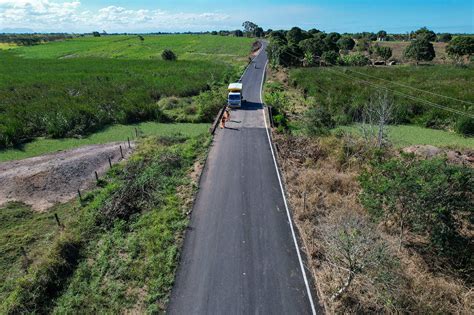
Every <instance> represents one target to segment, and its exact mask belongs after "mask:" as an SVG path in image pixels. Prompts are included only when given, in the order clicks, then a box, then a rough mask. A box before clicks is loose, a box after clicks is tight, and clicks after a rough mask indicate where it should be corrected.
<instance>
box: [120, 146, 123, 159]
mask: <svg viewBox="0 0 474 315" xmlns="http://www.w3.org/2000/svg"><path fill="white" fill-rule="evenodd" d="M120 156H121V157H122V159H123V151H122V146H120Z"/></svg>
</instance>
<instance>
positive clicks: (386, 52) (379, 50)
mask: <svg viewBox="0 0 474 315" xmlns="http://www.w3.org/2000/svg"><path fill="white" fill-rule="evenodd" d="M374 53H375V54H376V55H377V56H379V57H380V58H382V59H383V60H384V61H387V60H388V59H390V57H392V48H390V47H385V46H378V45H376V46H375V48H374Z"/></svg>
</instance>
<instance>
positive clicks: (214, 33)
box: [211, 31, 219, 35]
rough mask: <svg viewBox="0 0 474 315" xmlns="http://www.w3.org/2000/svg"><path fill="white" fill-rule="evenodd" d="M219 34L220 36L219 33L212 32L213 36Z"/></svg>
mask: <svg viewBox="0 0 474 315" xmlns="http://www.w3.org/2000/svg"><path fill="white" fill-rule="evenodd" d="M217 34H219V33H217V31H212V32H211V35H217Z"/></svg>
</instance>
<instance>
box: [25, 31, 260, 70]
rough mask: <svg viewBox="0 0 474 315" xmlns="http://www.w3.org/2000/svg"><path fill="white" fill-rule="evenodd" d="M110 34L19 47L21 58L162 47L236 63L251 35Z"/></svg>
mask: <svg viewBox="0 0 474 315" xmlns="http://www.w3.org/2000/svg"><path fill="white" fill-rule="evenodd" d="M142 38H143V40H141V39H140V38H139V37H138V36H137V35H114V36H102V37H92V36H84V37H78V38H74V39H69V40H63V41H55V42H51V43H48V44H43V45H36V46H31V47H20V48H19V49H18V53H19V54H20V56H22V57H24V58H34V59H69V58H82V57H95V58H117V59H140V60H146V59H159V60H161V52H162V51H163V50H164V49H171V50H173V51H174V52H175V53H176V54H177V56H178V60H220V61H224V62H228V63H233V64H236V65H240V64H241V62H245V61H246V57H247V55H248V53H249V50H250V45H251V44H252V42H254V41H255V39H252V38H246V37H229V36H213V35H144V36H142Z"/></svg>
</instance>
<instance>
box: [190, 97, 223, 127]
mask: <svg viewBox="0 0 474 315" xmlns="http://www.w3.org/2000/svg"><path fill="white" fill-rule="evenodd" d="M195 102H196V105H197V114H198V119H199V121H201V122H212V121H214V118H215V117H216V115H217V113H218V112H219V109H221V108H222V107H223V106H224V105H225V104H226V98H225V93H224V92H223V91H220V90H219V89H214V90H211V91H207V92H203V93H201V94H199V95H198V96H196V98H195Z"/></svg>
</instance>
